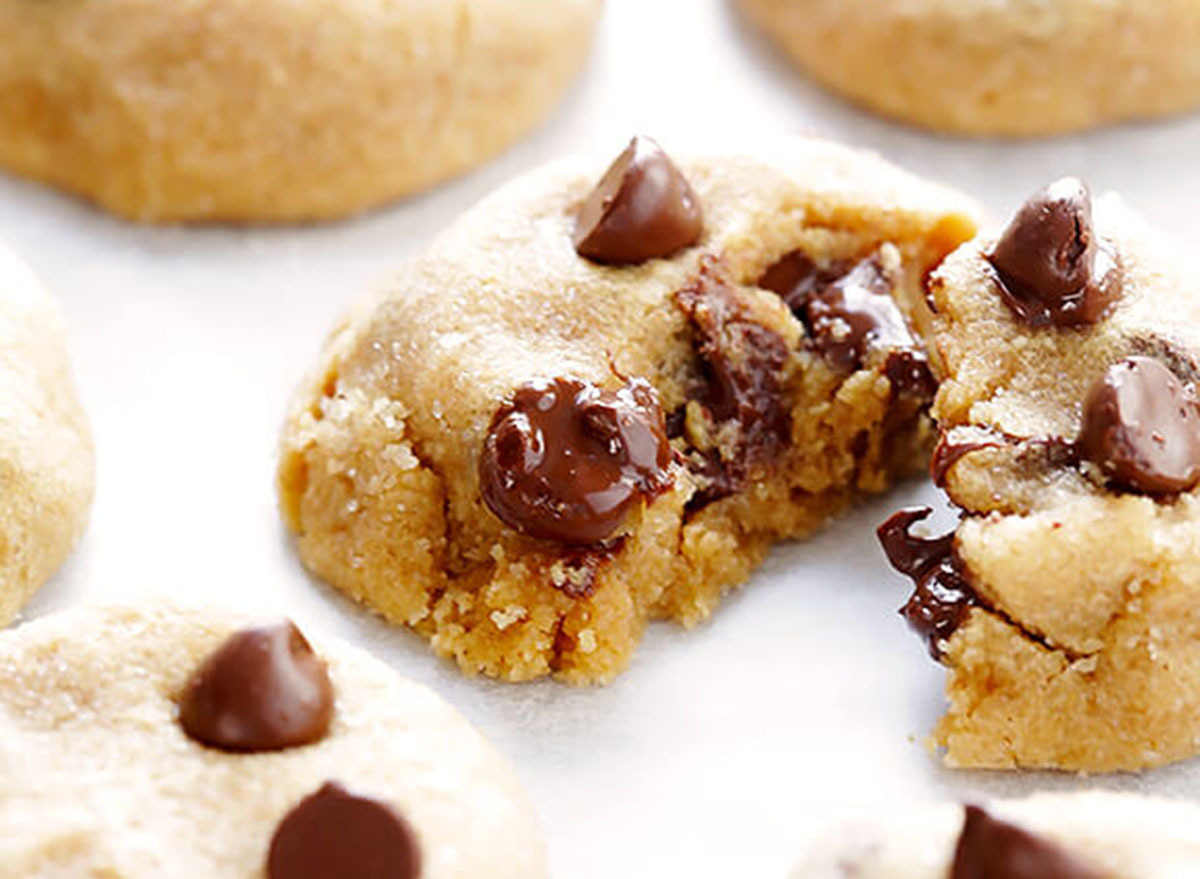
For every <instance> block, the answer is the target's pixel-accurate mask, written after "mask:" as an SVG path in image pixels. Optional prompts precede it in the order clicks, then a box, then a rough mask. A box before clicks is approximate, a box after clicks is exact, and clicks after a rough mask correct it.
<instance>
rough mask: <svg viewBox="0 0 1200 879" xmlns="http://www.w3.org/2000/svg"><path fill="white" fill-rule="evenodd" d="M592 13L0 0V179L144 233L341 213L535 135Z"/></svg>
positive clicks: (384, 0)
mask: <svg viewBox="0 0 1200 879" xmlns="http://www.w3.org/2000/svg"><path fill="white" fill-rule="evenodd" d="M602 2H603V0H516V2H514V0H441V2H427V0H355V2H340V0H316V2H308V3H295V2H291V0H258V2H245V0H182V2H166V0H82V2H72V3H28V2H25V0H2V2H0V33H3V34H4V35H5V37H4V52H3V53H0V165H3V166H5V167H7V168H9V169H11V170H12V171H14V172H16V173H18V174H23V175H26V176H29V177H32V178H34V179H37V180H40V181H43V182H46V183H49V184H52V185H54V186H58V187H61V188H63V189H66V190H68V191H70V192H73V193H77V194H79V195H82V196H84V197H86V198H87V199H89V200H91V201H94V202H96V203H97V204H99V205H101V206H102V207H104V208H106V209H108V210H110V211H113V212H115V213H117V214H121V215H124V216H126V217H130V218H132V219H135V220H141V221H234V222H257V221H268V222H291V221H302V220H320V219H327V218H333V217H338V216H342V215H345V214H349V213H352V212H354V211H359V210H363V209H366V208H370V207H373V206H376V205H380V204H383V203H385V202H388V201H390V200H392V199H395V198H397V197H400V196H403V195H406V194H409V193H412V192H415V191H417V190H420V189H423V188H425V187H428V186H430V185H432V184H435V183H437V182H439V181H442V180H444V179H446V178H449V177H451V176H453V175H455V174H457V173H459V172H461V171H464V170H466V169H467V168H470V167H472V166H474V165H477V164H479V163H480V162H482V161H483V160H485V159H487V158H490V157H491V156H493V155H494V154H496V153H497V152H499V151H500V150H501V149H503V148H504V147H506V146H508V145H509V144H510V143H512V142H513V141H514V140H516V139H517V138H518V137H520V136H521V135H523V134H525V133H526V132H527V131H529V129H531V128H532V127H533V126H534V125H535V124H537V123H538V122H540V121H541V120H542V119H543V118H544V117H545V116H546V115H547V114H548V113H549V112H550V109H551V108H552V107H553V106H554V104H555V103H556V102H557V101H558V99H559V97H560V96H561V94H562V92H563V91H564V89H565V88H566V86H567V84H568V83H569V81H570V80H571V79H572V77H573V76H574V74H575V73H576V72H577V71H578V69H579V67H580V66H581V64H582V63H583V61H584V59H586V57H587V55H588V49H589V46H590V43H591V38H592V34H593V31H594V29H595V24H596V21H597V19H598V17H599V15H600V12H601V9H602Z"/></svg>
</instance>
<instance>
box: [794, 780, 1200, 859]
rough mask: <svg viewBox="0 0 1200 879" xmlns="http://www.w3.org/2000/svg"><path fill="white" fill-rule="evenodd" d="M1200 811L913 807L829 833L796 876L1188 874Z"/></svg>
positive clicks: (1124, 805)
mask: <svg viewBox="0 0 1200 879" xmlns="http://www.w3.org/2000/svg"><path fill="white" fill-rule="evenodd" d="M1197 819H1200V809H1198V808H1197V807H1196V806H1195V805H1194V804H1192V803H1188V802H1184V801H1180V800H1168V799H1162V798H1156V797H1143V796H1138V795H1135V794H1117V793H1103V792H1087V793H1072V794H1038V795H1035V796H1032V797H1029V798H1028V799H1023V800H997V801H994V802H989V803H987V804H985V805H984V806H982V807H980V806H968V807H967V808H965V809H964V808H963V807H962V806H956V805H950V804H939V805H929V806H925V807H919V806H918V807H914V806H913V805H912V804H908V803H906V804H904V805H903V806H902V807H899V806H898V807H897V808H896V810H895V811H894V812H893V813H892V814H888V815H885V814H882V813H881V814H880V815H878V816H877V817H876V816H872V819H871V820H861V819H859V820H857V821H856V822H855V823H854V824H847V825H846V826H844V827H841V828H837V829H836V830H835V831H834V832H831V833H827V834H824V835H823V837H822V839H821V841H820V842H819V843H817V844H816V845H815V846H814V850H813V851H811V852H809V853H807V854H806V856H805V857H804V858H802V860H801V862H800V864H799V865H798V866H797V867H796V868H795V870H794V871H793V872H792V874H791V879H851V877H853V879H988V877H994V879H1001V877H1003V879H1185V877H1187V876H1191V875H1193V874H1194V872H1195V869H1196V864H1197V863H1200V832H1198V831H1197V827H1198V826H1200V824H1198V821H1197Z"/></svg>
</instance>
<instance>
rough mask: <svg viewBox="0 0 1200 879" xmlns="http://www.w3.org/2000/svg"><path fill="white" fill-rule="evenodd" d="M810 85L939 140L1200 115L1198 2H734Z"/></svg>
mask: <svg viewBox="0 0 1200 879" xmlns="http://www.w3.org/2000/svg"><path fill="white" fill-rule="evenodd" d="M738 2H739V4H740V6H741V7H742V8H743V9H744V10H745V12H746V14H747V15H748V16H749V17H750V19H751V20H753V21H754V22H755V23H756V24H757V25H758V26H759V27H761V29H762V30H763V32H764V33H765V34H767V36H769V37H770V38H771V39H772V40H773V41H775V42H776V43H778V44H779V45H780V47H781V48H783V49H784V50H785V51H786V52H787V53H788V54H789V55H790V56H791V57H792V58H793V59H794V60H795V61H796V62H797V63H798V64H800V65H801V66H802V67H803V68H804V69H805V71H806V72H807V73H809V74H810V75H811V76H813V78H815V79H816V80H818V81H819V82H821V83H822V84H824V85H826V86H828V87H830V88H832V89H833V90H834V91H837V92H839V93H840V94H842V95H845V96H846V97H848V98H851V99H852V100H854V101H856V102H858V103H860V104H862V105H864V106H866V107H869V108H870V109H872V110H875V111H878V112H880V113H883V114H885V115H887V116H892V117H894V118H896V119H900V120H902V121H905V122H910V123H913V124H916V125H920V126H923V127H926V128H931V129H934V130H937V131H950V132H959V133H963V134H976V135H1008V136H1037V135H1048V134H1058V133H1062V132H1067V131H1074V130H1078V129H1083V128H1091V127H1094V126H1098V125H1104V124H1106V123H1112V122H1120V121H1124V120H1129V119H1146V118H1150V117H1155V116H1162V115H1166V114H1170V113H1177V112H1180V111H1183V110H1188V109H1190V108H1192V107H1195V106H1196V105H1197V104H1200V5H1198V4H1197V3H1195V2H1194V0H1157V2H1154V3H1145V2H1141V0H1054V2H1052V3H1044V2H1038V0H1016V2H1005V3H995V2H991V0H738Z"/></svg>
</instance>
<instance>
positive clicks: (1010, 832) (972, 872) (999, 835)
mask: <svg viewBox="0 0 1200 879" xmlns="http://www.w3.org/2000/svg"><path fill="white" fill-rule="evenodd" d="M1105 877H1106V874H1104V873H1101V872H1100V871H1099V870H1096V869H1094V868H1093V867H1091V866H1089V865H1088V864H1087V863H1085V862H1084V861H1083V860H1081V859H1079V858H1077V857H1075V856H1073V855H1071V854H1068V853H1067V852H1066V851H1064V850H1063V849H1062V848H1061V847H1060V846H1058V845H1057V844H1055V843H1053V842H1051V841H1049V840H1047V839H1043V838H1042V837H1039V836H1035V835H1034V834H1032V833H1030V832H1028V831H1027V830H1022V829H1021V828H1020V827H1017V826H1015V825H1013V824H1009V823H1008V822H1006V821H1000V820H998V819H996V818H993V817H992V816H991V815H989V814H988V813H987V812H985V811H984V810H983V809H981V808H979V807H978V806H967V807H966V818H965V820H964V821H963V829H962V833H961V835H960V836H959V838H958V845H957V846H956V847H955V850H954V864H953V866H952V867H951V869H950V879H1105Z"/></svg>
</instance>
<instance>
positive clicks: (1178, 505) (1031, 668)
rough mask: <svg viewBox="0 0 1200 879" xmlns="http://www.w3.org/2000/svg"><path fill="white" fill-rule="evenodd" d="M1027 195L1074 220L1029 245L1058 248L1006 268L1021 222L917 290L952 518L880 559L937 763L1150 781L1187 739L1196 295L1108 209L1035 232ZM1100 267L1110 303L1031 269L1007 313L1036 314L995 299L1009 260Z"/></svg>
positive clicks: (1195, 542)
mask: <svg viewBox="0 0 1200 879" xmlns="http://www.w3.org/2000/svg"><path fill="white" fill-rule="evenodd" d="M1047 199H1049V200H1050V201H1055V200H1057V203H1058V204H1059V205H1060V207H1061V205H1062V204H1066V203H1068V202H1070V203H1074V204H1076V207H1075V208H1072V210H1073V211H1076V215H1075V216H1074V217H1073V218H1072V219H1071V221H1070V222H1068V223H1064V224H1059V225H1057V226H1054V225H1053V224H1052V225H1051V226H1044V227H1043V228H1041V231H1040V232H1039V233H1038V234H1039V235H1041V236H1042V237H1043V239H1045V238H1046V236H1049V238H1054V237H1055V236H1056V235H1058V234H1059V233H1061V241H1060V242H1058V243H1056V244H1054V246H1053V247H1048V249H1047V252H1046V253H1043V254H1041V255H1037V256H1034V255H1030V252H1026V257H1028V259H1025V258H1022V259H1024V262H1022V259H1017V260H1009V259H1008V256H1007V253H1008V251H1007V250H1006V249H1005V248H1004V243H1005V241H1011V240H1012V239H1013V237H1014V236H1013V234H1012V230H1013V229H1014V228H1015V227H1016V226H1025V225H1028V223H1029V222H1033V221H1032V220H1030V216H1031V215H1030V213H1029V211H1028V210H1023V211H1022V213H1021V214H1019V215H1018V217H1017V219H1016V220H1014V223H1013V225H1011V226H1010V227H1009V231H1008V232H1006V234H1005V236H1004V237H1003V238H1002V239H1001V242H1000V243H999V244H997V243H994V242H993V241H992V240H989V239H979V240H977V241H975V242H972V243H970V244H968V245H965V246H964V247H963V248H961V249H960V250H959V251H957V252H956V253H954V254H953V255H951V256H950V257H949V258H948V259H947V260H946V261H945V263H944V264H943V265H942V266H941V268H940V269H938V271H937V272H936V273H935V274H934V275H933V276H932V278H931V283H930V296H931V303H932V305H933V306H934V308H935V309H936V315H935V316H934V319H933V328H934V337H933V338H934V344H935V347H936V350H937V354H938V357H937V358H936V359H937V361H938V363H939V364H941V369H942V371H943V372H944V380H943V382H942V385H941V388H940V390H939V392H938V396H937V400H936V403H935V406H934V409H933V412H934V415H935V417H936V419H937V422H938V428H939V442H938V447H937V450H936V451H935V455H934V471H935V477H936V478H938V479H939V481H940V482H941V483H942V484H943V486H944V488H945V490H946V493H947V495H948V496H949V499H950V500H951V501H952V502H953V503H954V505H955V506H957V507H958V508H959V509H960V510H961V511H962V512H963V514H964V518H963V519H962V521H961V523H960V524H959V526H958V527H957V529H956V530H955V532H954V536H953V541H952V546H951V543H950V542H949V540H946V539H943V541H940V542H938V543H939V546H938V547H933V546H932V545H931V542H929V541H921V540H919V539H917V540H915V541H909V544H908V551H907V552H906V551H905V550H904V549H903V544H904V540H902V539H901V535H902V533H904V532H907V524H906V523H904V522H901V521H899V520H896V521H894V522H893V523H892V525H893V527H892V528H891V529H890V530H891V532H892V535H893V552H892V553H891V555H892V558H893V561H894V562H898V567H901V568H904V569H906V570H907V573H909V574H911V575H913V576H914V577H915V579H916V580H917V582H918V589H917V592H916V593H915V594H914V598H913V600H912V601H911V602H910V604H909V605H908V606H907V608H906V612H907V613H908V615H909V618H910V620H911V621H913V622H914V623H915V624H916V625H917V627H918V628H919V629H921V630H922V633H923V634H924V635H926V637H927V638H928V639H929V640H930V646H931V649H932V651H933V652H934V654H935V655H936V656H938V657H939V658H940V659H941V661H942V662H943V663H944V664H945V665H946V666H947V668H948V669H949V674H950V678H949V682H948V684H947V694H948V698H949V710H948V711H947V714H946V716H945V717H944V718H943V719H942V721H941V722H940V723H939V725H938V727H937V730H936V732H935V738H936V741H937V744H938V745H940V746H941V747H942V748H944V750H945V757H946V761H947V762H948V763H949V764H951V765H954V766H968V767H996V768H1003V767H1017V766H1028V767H1054V768H1061V769H1075V770H1085V771H1110V770H1128V769H1140V768H1145V767H1151V766H1157V765H1161V764H1164V763H1168V762H1171V761H1174V760H1179V759H1182V758H1185V757H1188V756H1191V755H1193V754H1195V753H1196V752H1197V750H1198V743H1200V612H1198V610H1197V608H1198V607H1200V528H1198V527H1197V523H1198V522H1200V491H1197V488H1196V486H1197V482H1198V481H1200V443H1198V438H1197V435H1196V425H1197V424H1200V410H1198V409H1197V408H1196V400H1195V393H1196V383H1197V379H1198V377H1200V373H1198V372H1197V361H1196V357H1197V354H1198V353H1200V293H1198V290H1200V288H1198V287H1197V286H1196V283H1195V279H1194V276H1193V275H1191V274H1189V273H1188V272H1187V271H1186V270H1185V269H1184V268H1182V266H1181V264H1180V262H1179V260H1178V259H1177V258H1176V256H1175V255H1174V254H1173V253H1171V252H1170V249H1169V248H1167V247H1164V246H1163V245H1162V244H1161V243H1160V241H1159V239H1158V238H1157V237H1156V235H1155V233H1153V232H1152V231H1151V230H1149V229H1147V228H1146V227H1145V226H1144V225H1143V224H1142V223H1141V222H1140V221H1139V220H1138V219H1137V218H1136V217H1135V216H1133V215H1132V213H1131V212H1130V211H1129V210H1128V209H1127V208H1126V207H1125V206H1124V205H1123V204H1121V203H1120V202H1119V201H1118V200H1117V199H1116V198H1115V197H1111V196H1106V197H1104V198H1102V199H1099V200H1097V203H1096V205H1095V210H1094V221H1093V220H1092V218H1091V217H1090V216H1089V213H1090V196H1088V195H1087V193H1086V190H1084V189H1081V188H1080V187H1079V184H1078V183H1077V182H1071V181H1064V182H1060V183H1058V184H1055V185H1054V186H1053V187H1051V188H1050V189H1048V190H1047V191H1046V192H1045V193H1042V194H1040V195H1039V196H1036V197H1035V198H1034V199H1033V200H1031V203H1030V204H1031V205H1032V206H1033V207H1034V208H1035V209H1036V210H1035V211H1034V213H1035V214H1037V213H1039V212H1040V216H1042V217H1043V218H1045V217H1046V216H1048V213H1047V212H1052V210H1053V209H1052V208H1051V207H1049V206H1048V205H1049V202H1048V201H1047ZM1028 207H1029V206H1028V205H1027V208H1028ZM1022 217H1024V218H1025V219H1024V220H1023V219H1022ZM1055 229H1058V232H1056V231H1055ZM1059 245H1061V247H1060V246H1059ZM1106 252H1107V253H1108V256H1105V253H1106ZM1085 253H1091V254H1092V257H1091V258H1089V257H1087V256H1085V255H1083V254H1085ZM1110 257H1111V258H1113V259H1115V260H1116V261H1117V264H1118V265H1119V272H1120V278H1119V287H1118V288H1114V289H1112V290H1109V292H1108V293H1103V295H1101V293H1102V287H1103V285H1101V286H1095V285H1094V284H1093V285H1092V286H1090V287H1089V286H1088V282H1089V278H1088V277H1087V275H1088V272H1082V273H1079V276H1078V278H1077V279H1076V280H1077V281H1078V282H1079V286H1078V289H1077V290H1074V291H1072V290H1071V289H1069V288H1070V284H1066V285H1065V286H1063V285H1059V286H1060V289H1058V290H1057V292H1048V291H1051V290H1052V288H1054V286H1055V285H1054V284H1053V283H1051V282H1050V281H1049V280H1047V278H1048V276H1047V275H1046V274H1045V273H1044V272H1043V273H1042V274H1041V275H1040V277H1041V278H1042V280H1041V282H1040V286H1036V285H1035V288H1029V289H1027V290H1026V291H1025V293H1024V294H1022V295H1032V296H1041V297H1042V301H1043V304H1045V303H1049V304H1050V306H1051V307H1050V309H1049V310H1048V311H1047V310H1044V309H1043V310H1041V311H1038V312H1037V314H1043V315H1049V317H1047V318H1046V319H1045V320H1043V319H1041V318H1039V317H1038V316H1037V314H1035V312H1034V311H1031V310H1030V309H1027V308H1025V307H1023V306H1021V305H1018V304H1016V303H1014V302H1013V301H1011V299H1010V298H1009V294H1011V293H1012V290H1014V289H1017V288H1019V287H1020V283H1019V282H1018V281H1017V280H1015V276H1014V272H1015V273H1016V274H1021V273H1022V269H1028V268H1030V266H1029V265H1028V264H1026V263H1028V262H1029V261H1030V260H1032V261H1034V262H1036V261H1038V260H1041V261H1042V262H1043V263H1045V264H1046V265H1050V264H1055V265H1058V266H1059V267H1060V268H1061V267H1063V266H1066V267H1067V268H1068V269H1070V271H1068V272H1067V273H1066V275H1063V277H1068V276H1070V275H1071V273H1072V272H1074V271H1075V268H1073V267H1072V266H1073V263H1072V260H1075V259H1078V260H1079V261H1080V263H1081V264H1082V263H1083V262H1089V259H1091V260H1093V261H1092V262H1089V265H1090V272H1091V274H1090V281H1091V282H1096V281H1102V280H1103V278H1104V276H1105V273H1106V272H1107V271H1108V269H1107V268H1106V266H1109V265H1110ZM1016 263H1021V264H1020V265H1017V264H1016ZM1076 268H1077V267H1076ZM1027 274H1029V273H1027ZM1037 274H1038V273H1037V272H1032V274H1031V276H1032V275H1037ZM1089 289H1090V290H1092V291H1093V293H1092V294H1089V293H1088V292H1087V291H1088V290H1089ZM1006 290H1007V292H1006ZM1093 294H1094V295H1100V298H1099V299H1096V300H1095V308H1090V309H1084V310H1085V311H1087V312H1088V319H1086V320H1080V319H1079V315H1080V314H1081V312H1080V311H1079V308H1080V307H1081V303H1084V302H1085V300H1086V299H1087V297H1088V296H1089V295H1093ZM1110 294H1111V295H1110ZM1060 306H1062V308H1060ZM1040 307H1041V306H1039V308H1040ZM908 515H910V516H911V515H912V514H908ZM887 530H889V529H888V528H886V526H885V529H884V531H885V532H886V531H887ZM897 549H899V550H900V552H899V555H898V554H897V552H896V551H895V550H897ZM935 556H936V558H934V557H935Z"/></svg>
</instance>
